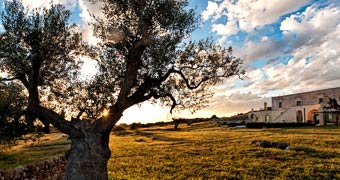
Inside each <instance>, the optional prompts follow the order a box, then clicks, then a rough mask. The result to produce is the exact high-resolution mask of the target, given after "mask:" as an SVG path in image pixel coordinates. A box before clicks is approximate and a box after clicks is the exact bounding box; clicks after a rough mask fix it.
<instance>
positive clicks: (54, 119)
mask: <svg viewBox="0 0 340 180" xmlns="http://www.w3.org/2000/svg"><path fill="white" fill-rule="evenodd" d="M36 110H37V111H36V112H37V117H38V118H39V119H43V120H46V121H48V122H50V123H51V124H52V125H53V126H54V127H55V128H57V129H58V130H60V131H61V132H62V133H65V134H69V135H70V136H73V137H80V136H83V134H82V133H81V132H80V131H79V130H77V129H76V128H74V127H73V126H72V125H71V124H70V122H69V121H67V120H65V119H64V118H63V117H62V116H60V115H59V114H57V113H56V112H54V111H52V110H50V109H47V108H45V107H42V106H38V107H37V108H36Z"/></svg>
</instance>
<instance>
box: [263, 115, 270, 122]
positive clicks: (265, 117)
mask: <svg viewBox="0 0 340 180" xmlns="http://www.w3.org/2000/svg"><path fill="white" fill-rule="evenodd" d="M269 120H270V117H269V115H265V116H264V121H265V122H266V123H269Z"/></svg>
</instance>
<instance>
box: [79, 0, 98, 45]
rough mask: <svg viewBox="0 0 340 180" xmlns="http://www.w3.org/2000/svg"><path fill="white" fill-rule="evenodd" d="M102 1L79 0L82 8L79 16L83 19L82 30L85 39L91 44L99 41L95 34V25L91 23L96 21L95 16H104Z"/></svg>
mask: <svg viewBox="0 0 340 180" xmlns="http://www.w3.org/2000/svg"><path fill="white" fill-rule="evenodd" d="M101 7H102V4H101V3H100V2H89V1H88V0H79V8H80V10H81V12H80V14H79V17H81V21H82V32H83V37H84V40H85V41H87V42H88V43H89V44H90V45H96V44H97V42H98V41H99V39H98V38H96V37H95V36H94V34H93V27H92V26H91V25H89V24H91V23H93V22H94V19H93V16H95V17H96V18H103V13H102V10H101Z"/></svg>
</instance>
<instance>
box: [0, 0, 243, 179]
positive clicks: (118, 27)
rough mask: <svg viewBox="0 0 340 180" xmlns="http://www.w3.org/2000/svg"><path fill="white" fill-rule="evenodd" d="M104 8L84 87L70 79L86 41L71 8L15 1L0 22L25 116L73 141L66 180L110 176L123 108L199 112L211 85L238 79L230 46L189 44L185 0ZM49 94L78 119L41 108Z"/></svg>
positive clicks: (7, 66) (190, 23) (190, 17)
mask: <svg viewBox="0 0 340 180" xmlns="http://www.w3.org/2000/svg"><path fill="white" fill-rule="evenodd" d="M101 2H102V4H103V8H102V10H103V14H104V18H101V19H97V21H96V23H94V24H93V27H94V32H95V34H96V36H97V37H98V38H100V39H101V41H100V43H99V48H98V49H97V52H96V55H95V56H93V58H95V59H96V60H97V61H98V67H99V70H98V73H97V75H96V76H95V77H94V78H93V79H92V80H90V81H89V82H88V83H86V84H82V83H81V82H79V81H77V80H74V79H72V78H76V77H77V76H74V74H77V72H78V70H79V64H78V62H77V61H76V58H75V56H76V55H79V53H80V52H81V51H82V50H81V49H82V45H81V39H80V35H79V34H78V33H76V31H74V30H72V26H68V24H67V18H68V17H69V12H68V11H66V10H65V9H64V8H63V7H61V6H58V5H57V6H52V8H50V9H47V10H44V13H43V14H42V15H40V14H38V13H36V14H33V15H26V14H25V13H24V9H23V8H22V6H21V5H20V3H18V2H16V1H13V3H7V4H6V13H5V14H4V15H3V16H2V21H3V24H4V27H5V32H4V33H2V34H1V48H0V58H1V59H0V64H1V68H2V70H3V71H6V72H7V73H9V74H10V75H11V76H12V77H10V78H8V79H18V80H20V81H21V82H22V83H23V85H24V86H25V87H26V89H27V90H28V92H29V93H28V94H29V98H28V99H29V101H28V104H29V105H28V108H27V113H28V120H29V117H37V118H39V119H40V120H42V121H43V122H46V123H51V124H52V125H53V126H55V127H56V128H57V129H59V130H60V131H61V132H63V133H66V134H68V135H69V136H70V138H71V149H70V151H69V152H68V153H67V159H68V165H67V169H66V175H65V179H108V175H107V161H108V160H109V158H110V155H111V152H110V149H109V137H110V132H111V130H112V128H113V127H114V126H115V124H116V123H117V122H118V121H119V119H120V118H121V117H122V115H123V112H124V111H125V110H126V109H127V108H129V107H131V106H134V105H136V104H140V103H142V102H144V101H152V102H156V103H161V104H163V105H169V106H170V112H172V111H173V110H174V109H175V108H178V109H179V110H181V109H189V110H191V111H195V110H197V109H199V108H201V107H203V106H206V105H207V104H208V100H209V98H210V97H211V96H212V94H213V93H212V92H213V91H211V87H213V86H214V85H216V84H217V83H220V82H222V81H223V80H224V79H225V78H228V77H231V76H234V75H237V76H241V75H242V74H243V70H242V68H241V64H242V61H241V60H240V59H239V58H235V57H234V56H232V50H231V48H227V49H226V48H223V47H220V46H218V45H215V44H214V42H213V41H211V40H209V39H207V40H200V41H197V42H193V41H189V40H188V37H190V34H191V33H192V32H193V31H194V30H195V28H196V27H197V18H196V17H195V14H194V12H193V10H190V9H188V8H187V7H186V6H187V4H188V2H187V1H186V0H143V1H141V0H102V1H101ZM60 82H61V83H60ZM44 89H45V91H44ZM46 91H49V92H50V93H51V94H53V95H52V98H51V100H52V99H53V100H56V99H57V100H58V99H62V101H58V102H59V103H64V104H65V103H66V104H67V106H70V107H72V108H71V109H72V110H73V111H77V113H76V114H77V115H76V117H74V118H72V120H71V121H68V120H66V119H65V117H66V116H65V115H64V114H65V113H67V112H66V111H64V113H57V110H58V109H57V108H55V107H51V106H50V105H49V104H48V103H47V104H46V103H42V102H41V101H40V99H39V98H40V97H42V96H43V95H44V92H45V93H46ZM48 100H49V99H48V98H47V101H48ZM64 107H65V106H64ZM103 112H105V113H103Z"/></svg>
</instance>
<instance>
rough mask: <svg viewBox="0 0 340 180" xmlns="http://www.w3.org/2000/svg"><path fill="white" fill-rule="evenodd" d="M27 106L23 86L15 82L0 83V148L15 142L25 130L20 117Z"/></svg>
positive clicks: (25, 127)
mask: <svg viewBox="0 0 340 180" xmlns="http://www.w3.org/2000/svg"><path fill="white" fill-rule="evenodd" d="M26 106H27V101H26V97H25V95H24V94H23V88H22V87H21V86H20V85H18V84H16V83H12V82H10V83H0V149H2V148H5V147H10V146H11V145H13V144H15V142H16V140H17V138H19V137H20V136H21V135H23V134H25V133H26V132H27V126H26V123H25V122H23V121H22V119H21V117H22V115H23V114H24V110H25V107H26Z"/></svg>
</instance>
